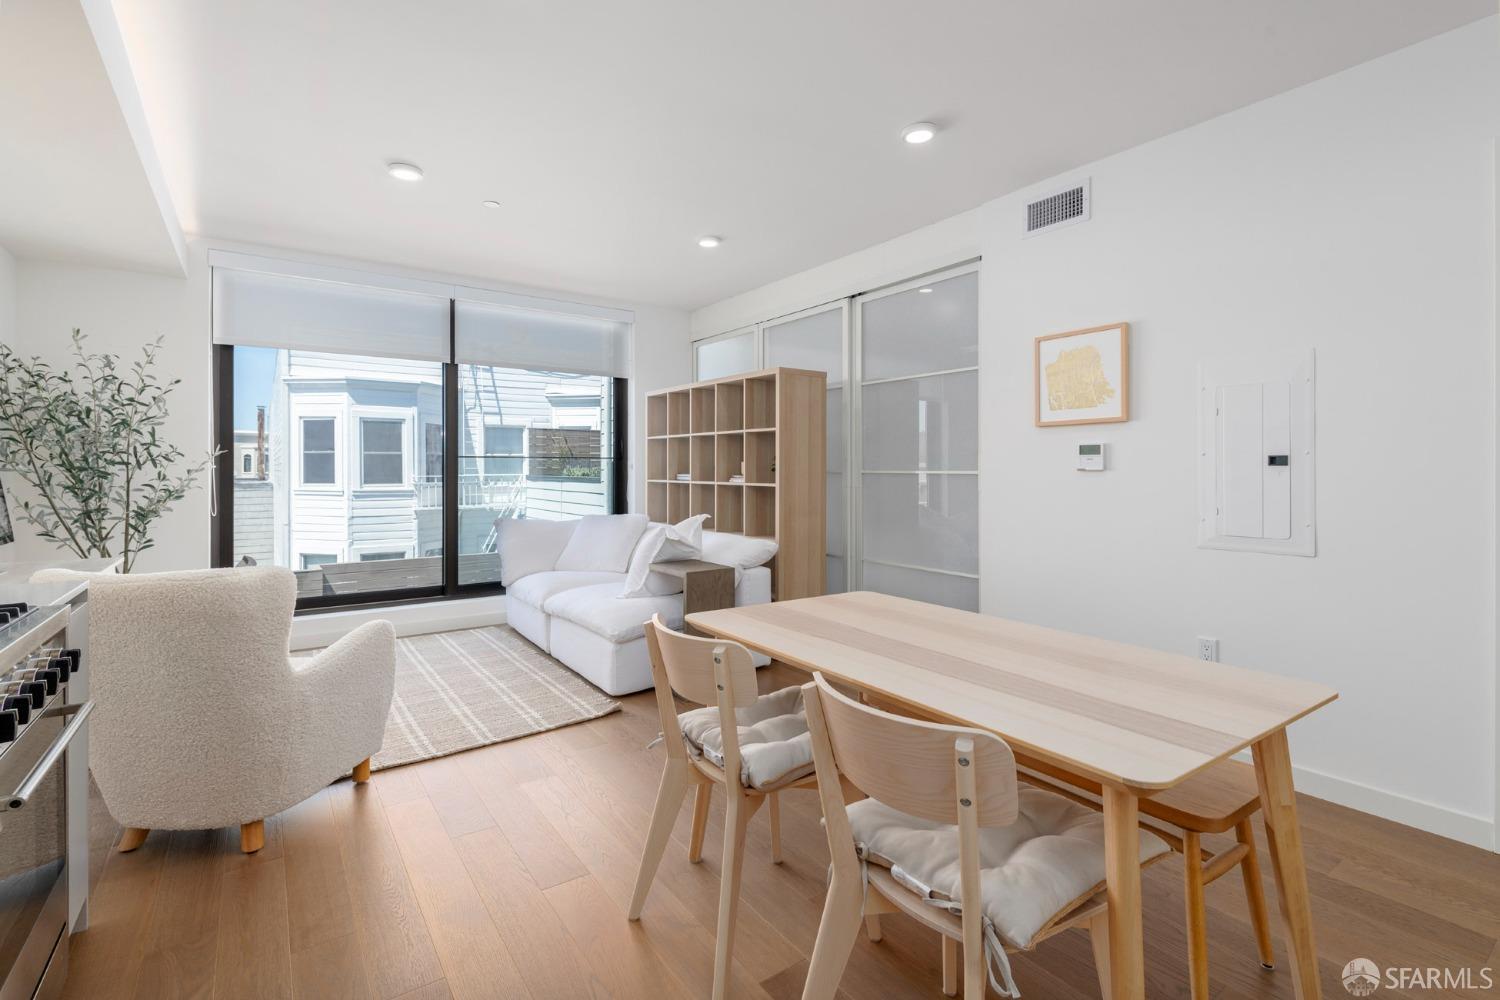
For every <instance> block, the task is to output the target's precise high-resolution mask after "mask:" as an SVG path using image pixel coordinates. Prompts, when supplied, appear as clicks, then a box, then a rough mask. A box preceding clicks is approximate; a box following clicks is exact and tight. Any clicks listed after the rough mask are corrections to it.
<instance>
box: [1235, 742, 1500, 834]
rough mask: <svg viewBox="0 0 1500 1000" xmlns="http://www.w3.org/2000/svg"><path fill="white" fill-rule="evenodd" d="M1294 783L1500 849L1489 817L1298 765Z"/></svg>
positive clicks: (1366, 810) (1383, 814)
mask: <svg viewBox="0 0 1500 1000" xmlns="http://www.w3.org/2000/svg"><path fill="white" fill-rule="evenodd" d="M1235 756H1236V757H1237V758H1238V759H1240V760H1244V761H1246V762H1249V760H1250V754H1249V753H1248V752H1247V753H1241V754H1236V755H1235ZM1292 780H1293V781H1294V782H1295V783H1296V786H1297V791H1299V792H1301V793H1303V794H1304V795H1311V796H1313V797H1314V798H1318V799H1325V800H1327V801H1329V802H1333V803H1336V804H1337V805H1341V806H1348V807H1349V808H1350V809H1358V810H1359V811H1360V812H1363V813H1369V814H1370V815H1372V816H1379V817H1380V818H1381V819H1388V820H1390V821H1391V822H1392V823H1400V824H1401V825H1402V826H1410V827H1415V828H1416V829H1418V830H1425V831H1427V832H1428V833H1435V834H1437V835H1438V836H1439V837H1447V838H1448V839H1449V840H1457V841H1459V842H1460V843H1464V844H1470V845H1472V846H1474V847H1480V848H1483V849H1484V850H1486V851H1494V850H1497V849H1500V844H1497V840H1496V828H1495V821H1494V820H1493V819H1491V818H1489V817H1486V816H1475V815H1472V814H1470V813H1465V812H1459V811H1458V810H1456V809H1450V808H1448V807H1447V806H1440V805H1437V804H1435V803H1432V802H1423V801H1422V800H1421V799H1413V798H1409V797H1407V796H1405V795H1397V794H1396V793H1395V792H1388V791H1386V790H1384V789H1382V788H1375V787H1373V786H1371V785H1366V784H1362V783H1360V782H1358V781H1350V780H1349V779H1348V778H1338V777H1335V776H1333V775H1331V774H1324V773H1323V772H1322V771H1314V770H1311V769H1310V768H1306V767H1297V766H1296V765H1293V766H1292Z"/></svg>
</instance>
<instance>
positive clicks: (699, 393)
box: [688, 385, 714, 434]
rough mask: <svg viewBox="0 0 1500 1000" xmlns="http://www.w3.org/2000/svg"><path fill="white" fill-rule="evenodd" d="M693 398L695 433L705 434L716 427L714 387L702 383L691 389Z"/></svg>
mask: <svg viewBox="0 0 1500 1000" xmlns="http://www.w3.org/2000/svg"><path fill="white" fill-rule="evenodd" d="M688 392H690V393H691V394H692V395H691V399H692V426H693V433H694V434H703V433H705V432H708V431H711V430H713V429H714V387H713V386H711V385H700V386H695V387H693V388H692V389H689V390H688Z"/></svg>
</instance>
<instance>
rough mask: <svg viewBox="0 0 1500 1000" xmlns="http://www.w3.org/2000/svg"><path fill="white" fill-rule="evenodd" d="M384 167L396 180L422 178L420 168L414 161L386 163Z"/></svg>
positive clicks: (416, 179) (417, 179)
mask: <svg viewBox="0 0 1500 1000" xmlns="http://www.w3.org/2000/svg"><path fill="white" fill-rule="evenodd" d="M385 169H386V170H387V171H389V172H390V175H391V176H392V177H394V178H396V180H398V181H419V180H421V179H422V168H421V167H419V166H417V165H416V164H415V163H401V162H399V161H398V162H396V163H387V164H386V165H385Z"/></svg>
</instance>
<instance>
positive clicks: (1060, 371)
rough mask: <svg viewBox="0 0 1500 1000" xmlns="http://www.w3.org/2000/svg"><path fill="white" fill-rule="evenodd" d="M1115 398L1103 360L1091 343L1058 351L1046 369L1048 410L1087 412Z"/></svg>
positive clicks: (1113, 388)
mask: <svg viewBox="0 0 1500 1000" xmlns="http://www.w3.org/2000/svg"><path fill="white" fill-rule="evenodd" d="M1114 398H1115V387H1114V386H1112V385H1110V384H1109V379H1108V378H1107V377H1106V376H1105V374H1104V358H1103V357H1102V356H1100V354H1099V348H1097V347H1095V346H1093V345H1092V344H1090V345H1088V346H1086V347H1075V348H1072V349H1071V350H1064V351H1060V352H1059V353H1058V355H1057V360H1056V361H1054V362H1052V363H1051V364H1049V365H1048V366H1047V407H1048V409H1050V410H1051V411H1052V412H1054V413H1056V412H1057V411H1059V410H1089V409H1093V408H1094V407H1096V406H1103V405H1104V404H1105V403H1107V402H1109V401H1110V400H1112V399H1114Z"/></svg>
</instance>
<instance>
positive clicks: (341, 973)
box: [292, 932, 375, 1000]
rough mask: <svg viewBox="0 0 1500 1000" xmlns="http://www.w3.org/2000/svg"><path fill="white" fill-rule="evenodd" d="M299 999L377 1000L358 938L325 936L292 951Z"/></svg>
mask: <svg viewBox="0 0 1500 1000" xmlns="http://www.w3.org/2000/svg"><path fill="white" fill-rule="evenodd" d="M292 993H293V995H294V996H295V997H296V998H297V1000H375V993H374V992H373V991H372V990H371V989H370V981H369V978H368V977H367V976H366V975H365V960H364V955H363V954H361V947H360V943H359V939H358V937H357V936H356V935H355V934H353V933H352V932H351V933H349V934H345V935H344V936H343V937H337V938H332V939H326V938H325V939H323V940H321V941H319V942H317V943H316V944H311V945H308V946H307V947H305V948H302V949H300V950H298V951H295V952H293V953H292Z"/></svg>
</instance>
